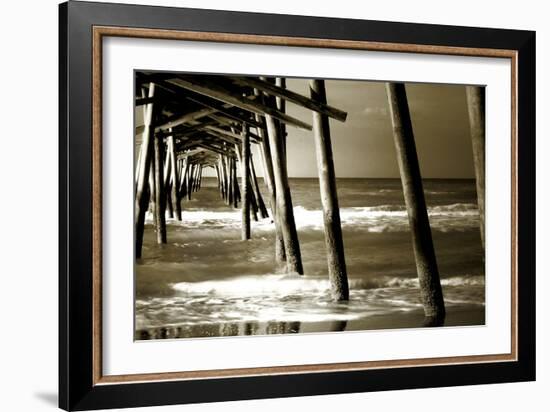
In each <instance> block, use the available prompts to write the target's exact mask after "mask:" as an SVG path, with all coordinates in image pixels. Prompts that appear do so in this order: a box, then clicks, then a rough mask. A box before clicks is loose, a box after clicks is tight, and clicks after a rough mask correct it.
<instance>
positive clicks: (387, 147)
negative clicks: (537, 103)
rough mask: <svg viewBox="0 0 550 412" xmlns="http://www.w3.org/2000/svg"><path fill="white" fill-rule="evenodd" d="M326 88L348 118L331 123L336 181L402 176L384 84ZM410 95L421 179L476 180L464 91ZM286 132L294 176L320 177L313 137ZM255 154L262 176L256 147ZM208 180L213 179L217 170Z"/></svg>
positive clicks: (290, 108)
mask: <svg viewBox="0 0 550 412" xmlns="http://www.w3.org/2000/svg"><path fill="white" fill-rule="evenodd" d="M325 85H326V91H327V100H328V103H329V104H330V105H331V106H334V107H337V108H338V109H341V110H344V111H346V112H347V113H348V117H347V120H346V121H345V122H343V123H342V122H339V121H337V120H333V119H331V120H330V130H331V135H332V147H333V151H334V163H335V168H336V175H337V177H385V178H387V177H399V171H398V167H397V159H396V154H395V148H394V143H393V136H392V129H391V120H390V117H389V108H388V101H387V97H386V91H385V87H384V83H379V82H368V81H350V80H327V81H326V82H325ZM287 87H288V88H289V89H291V90H293V91H295V92H298V93H300V94H303V95H305V96H309V86H308V80H306V79H288V80H287ZM406 90H407V95H408V100H409V107H410V110H411V116H412V122H413V129H414V135H415V139H416V145H417V152H418V157H419V160H420V168H421V172H422V176H423V177H425V178H474V166H473V155H472V146H471V142H470V136H469V123H468V111H467V106H466V93H465V88H464V86H455V85H430V84H407V86H406ZM140 109H141V108H137V110H136V115H137V117H136V122H137V124H141V123H142V116H141V110H140ZM287 113H288V114H289V115H291V116H293V117H296V118H299V119H301V120H303V121H306V122H307V123H309V124H311V123H312V114H311V111H309V110H307V109H303V108H301V107H299V106H296V105H294V104H292V103H287ZM287 132H288V138H287V145H288V146H287V147H288V150H287V155H288V174H289V176H290V177H316V176H318V174H317V166H316V153H315V146H314V142H313V132H311V131H307V130H302V129H298V128H295V127H292V126H288V127H287ZM253 146H256V145H253ZM253 155H254V158H255V159H257V161H256V169H257V173H258V175H260V176H261V175H263V173H262V167H261V163H260V161H259V153H258V150H257V148H256V147H253ZM206 175H211V176H213V175H214V173H213V170H209V171H208V172H207V173H206Z"/></svg>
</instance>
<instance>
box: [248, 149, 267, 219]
mask: <svg viewBox="0 0 550 412" xmlns="http://www.w3.org/2000/svg"><path fill="white" fill-rule="evenodd" d="M249 168H250V173H251V179H252V192H253V193H254V197H255V198H256V202H257V204H258V210H259V212H260V216H261V217H262V219H265V218H267V217H269V214H268V213H267V208H266V207H265V202H264V199H263V198H262V192H260V186H259V185H258V177H257V176H256V168H255V167H254V161H253V159H252V153H251V154H250V165H249Z"/></svg>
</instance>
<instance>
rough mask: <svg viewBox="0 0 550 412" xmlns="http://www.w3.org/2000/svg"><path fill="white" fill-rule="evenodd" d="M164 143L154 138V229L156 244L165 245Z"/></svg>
mask: <svg viewBox="0 0 550 412" xmlns="http://www.w3.org/2000/svg"><path fill="white" fill-rule="evenodd" d="M163 146H164V143H163V141H162V137H161V136H155V139H154V153H155V169H154V171H155V228H156V232H157V243H166V215H165V212H166V193H165V192H164V176H163V172H164V167H163V158H164V153H163V151H164V150H163V149H164V147H163Z"/></svg>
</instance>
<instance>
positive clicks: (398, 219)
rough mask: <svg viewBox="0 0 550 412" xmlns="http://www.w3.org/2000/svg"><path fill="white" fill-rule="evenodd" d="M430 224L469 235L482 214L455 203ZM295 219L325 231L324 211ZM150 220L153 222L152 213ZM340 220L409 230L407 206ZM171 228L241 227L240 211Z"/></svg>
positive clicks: (357, 226) (354, 226)
mask: <svg viewBox="0 0 550 412" xmlns="http://www.w3.org/2000/svg"><path fill="white" fill-rule="evenodd" d="M428 214H429V216H430V224H431V227H432V229H433V230H437V231H441V232H449V231H466V230H470V229H476V228H477V227H478V225H479V212H478V208H477V205H476V204H473V203H454V204H450V205H442V206H433V207H430V208H429V209H428ZM294 217H295V220H296V226H297V228H298V229H318V230H322V228H323V212H322V210H310V209H306V208H304V207H302V206H296V207H294ZM147 220H148V221H149V222H151V221H152V216H151V215H150V214H149V213H148V214H147ZM340 220H341V222H342V226H343V227H348V228H350V229H351V230H366V231H368V232H372V233H383V232H403V231H408V230H409V224H408V217H407V210H406V208H405V206H396V205H380V206H370V207H346V208H341V209H340ZM168 222H169V224H174V225H184V226H187V227H194V228H205V229H207V228H220V227H234V228H237V227H240V224H241V212H240V210H229V211H219V210H218V211H216V210H201V209H198V210H196V209H191V210H185V211H184V212H183V221H182V222H178V221H176V220H173V219H169V220H168ZM253 225H254V229H257V230H272V229H273V225H272V220H271V219H269V218H268V219H263V220H260V221H259V222H253Z"/></svg>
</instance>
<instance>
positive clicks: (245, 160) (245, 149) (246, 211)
mask: <svg viewBox="0 0 550 412" xmlns="http://www.w3.org/2000/svg"><path fill="white" fill-rule="evenodd" d="M241 138H242V155H241V159H242V161H241V179H242V183H241V186H242V202H241V211H242V230H241V239H242V240H249V239H250V193H249V190H250V183H249V180H250V176H249V174H250V168H249V167H248V166H249V163H250V135H249V134H248V125H246V124H243V127H242V133H241Z"/></svg>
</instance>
